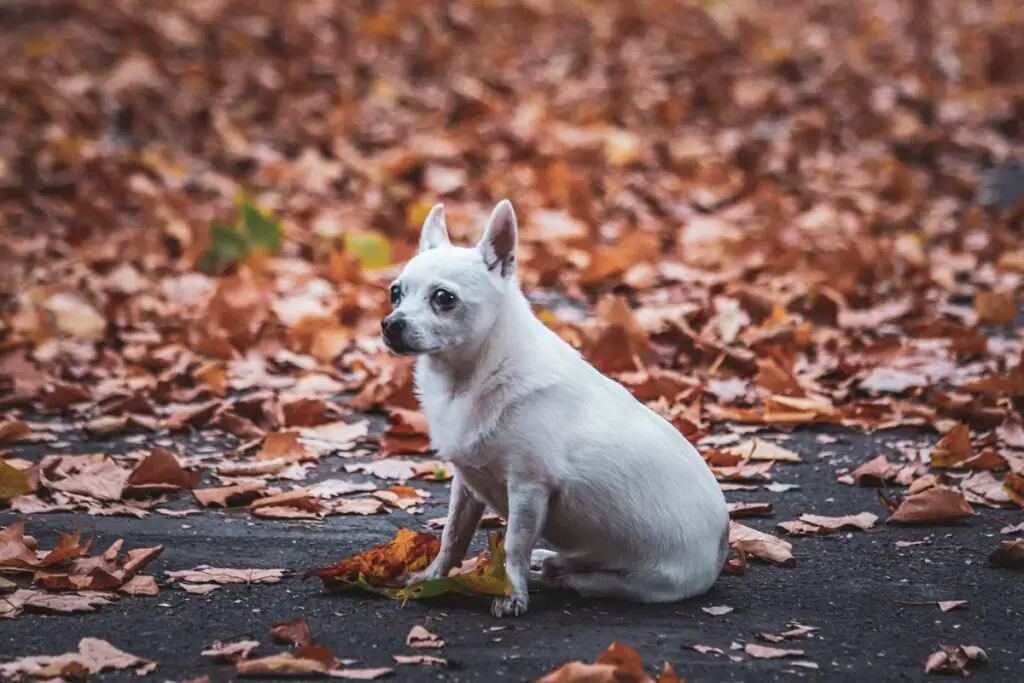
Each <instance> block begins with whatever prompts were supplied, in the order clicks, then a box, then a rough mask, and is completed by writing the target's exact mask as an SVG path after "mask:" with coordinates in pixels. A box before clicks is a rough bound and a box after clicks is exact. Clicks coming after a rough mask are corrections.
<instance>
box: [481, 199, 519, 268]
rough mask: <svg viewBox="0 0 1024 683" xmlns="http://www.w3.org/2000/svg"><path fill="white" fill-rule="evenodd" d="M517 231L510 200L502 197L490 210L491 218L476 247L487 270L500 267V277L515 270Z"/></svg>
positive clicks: (514, 214)
mask: <svg viewBox="0 0 1024 683" xmlns="http://www.w3.org/2000/svg"><path fill="white" fill-rule="evenodd" d="M518 232H519V228H518V225H517V223H516V212H515V210H513V209H512V202H510V201H509V200H507V199H502V200H501V201H500V202H498V205H497V206H495V207H494V211H492V212H491V220H490V221H489V222H488V223H487V230H485V231H484V236H483V238H481V240H480V244H478V245H477V249H479V250H480V253H481V254H483V257H484V264H486V266H487V269H488V270H495V269H500V271H499V272H500V273H501V276H502V277H508V276H509V275H511V274H512V273H513V272H515V266H516V239H517V234H518Z"/></svg>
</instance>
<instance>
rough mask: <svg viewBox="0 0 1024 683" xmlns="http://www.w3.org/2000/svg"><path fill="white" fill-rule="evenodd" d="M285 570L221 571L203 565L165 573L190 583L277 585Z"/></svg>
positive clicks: (217, 568)
mask: <svg viewBox="0 0 1024 683" xmlns="http://www.w3.org/2000/svg"><path fill="white" fill-rule="evenodd" d="M286 571H287V570H286V569H223V568H219V567H207V566H205V565H203V566H200V567H196V568H195V569H186V570H182V571H172V572H167V576H169V577H171V578H172V579H180V580H182V581H189V582H192V583H278V582H279V581H280V580H281V579H282V578H284V575H285V572H286Z"/></svg>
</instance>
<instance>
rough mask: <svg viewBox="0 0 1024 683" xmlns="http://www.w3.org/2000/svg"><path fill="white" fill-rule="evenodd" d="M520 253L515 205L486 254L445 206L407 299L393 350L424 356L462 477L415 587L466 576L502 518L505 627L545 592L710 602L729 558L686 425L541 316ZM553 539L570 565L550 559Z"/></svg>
mask: <svg viewBox="0 0 1024 683" xmlns="http://www.w3.org/2000/svg"><path fill="white" fill-rule="evenodd" d="M516 240H517V227H516V216H515V213H514V211H513V210H512V204H511V203H509V202H508V200H504V201H502V202H501V203H499V204H498V205H497V207H495V209H494V212H493V213H492V214H491V218H490V222H489V224H488V225H487V230H486V232H485V233H484V236H483V239H482V240H481V241H480V243H479V244H478V245H477V246H476V247H475V248H465V247H455V246H452V244H451V242H450V240H449V239H448V231H447V227H446V225H445V218H444V209H443V207H442V206H441V205H440V204H438V205H437V206H435V207H434V208H433V209H432V210H431V212H430V215H429V216H427V219H426V222H425V223H424V226H423V232H422V235H421V236H420V247H419V253H418V254H417V255H416V256H415V257H414V258H413V259H412V260H411V261H409V263H408V264H407V265H406V266H405V269H404V270H403V271H402V273H401V275H400V276H399V278H398V279H397V280H396V281H395V282H394V284H393V285H392V286H391V302H392V304H393V306H394V311H393V312H392V313H391V314H390V315H389V316H387V318H385V319H384V321H383V322H382V324H381V327H382V330H383V336H384V340H385V343H386V344H387V346H388V347H389V348H390V349H391V350H392V351H394V352H395V353H398V354H402V355H416V356H418V359H417V366H416V389H417V393H418V394H419V397H420V402H421V403H422V405H423V411H424V413H425V414H426V417H427V421H428V423H429V425H430V437H431V442H432V444H433V446H434V447H435V448H436V449H437V452H438V455H439V457H441V458H443V459H445V460H447V461H449V462H450V463H451V465H452V468H453V470H454V472H455V477H454V479H453V480H452V490H451V502H450V507H449V510H448V523H447V525H446V526H445V529H444V533H443V535H442V539H441V550H440V553H439V554H438V556H437V558H436V559H435V560H434V561H433V563H431V565H430V566H429V567H428V568H427V569H426V570H425V571H424V572H421V573H419V574H418V575H415V576H413V577H411V578H410V580H411V581H413V580H421V579H424V578H437V577H441V576H446V575H447V574H448V572H449V571H450V570H451V569H452V567H453V566H455V565H457V564H458V563H459V562H461V561H462V559H463V558H464V557H465V554H466V552H467V550H468V547H469V544H470V541H471V540H472V538H473V535H474V533H475V531H476V528H477V525H478V524H479V522H480V517H481V515H482V514H483V511H484V506H485V504H486V505H490V506H491V508H492V509H494V510H495V511H496V512H498V513H499V514H501V515H502V516H503V517H505V519H506V520H507V521H508V531H507V534H506V541H505V543H506V555H507V556H506V569H507V571H508V576H509V579H510V582H511V585H512V594H511V595H510V596H508V597H504V598H497V599H495V601H494V605H493V607H492V612H493V613H494V614H495V615H496V616H509V615H519V614H522V613H523V612H525V611H526V606H527V600H528V594H527V582H528V579H530V578H534V579H535V580H540V581H543V582H545V583H547V584H556V585H559V586H563V587H566V588H570V589H573V590H575V591H577V592H579V593H581V594H583V595H587V596H603V597H611V598H620V599H625V600H633V601H638V602H673V601H676V600H682V599H684V598H688V597H692V596H696V595H700V594H702V593H704V592H705V591H707V590H708V588H710V587H711V584H712V583H714V581H715V579H716V578H717V577H718V574H719V572H720V571H721V569H722V565H723V562H724V560H725V555H726V552H727V550H728V529H729V514H728V511H727V509H726V504H725V498H724V496H723V495H722V491H721V489H720V488H719V486H718V483H717V482H716V481H715V477H714V475H713V474H712V473H711V471H710V469H709V468H708V467H707V465H706V464H705V463H704V460H703V459H702V458H701V456H700V454H698V453H697V450H696V449H695V448H694V447H693V446H692V445H691V444H690V443H689V442H688V441H687V440H686V439H685V438H684V437H683V436H682V435H681V434H680V433H679V432H678V431H677V430H676V429H675V428H674V427H672V425H671V424H669V423H668V422H667V421H666V420H664V419H663V418H662V417H661V416H659V415H658V414H657V413H655V412H654V411H652V410H650V409H649V408H647V407H646V406H645V405H643V404H642V403H640V402H639V401H637V400H636V399H635V398H633V396H632V395H631V394H630V393H629V392H628V391H627V390H626V389H625V388H623V387H622V386H621V385H620V384H618V383H616V382H614V381H613V380H611V379H609V378H607V377H605V376H604V375H602V374H601V373H599V372H598V371H597V370H595V369H594V368H593V366H591V365H590V364H589V363H587V362H586V361H585V360H584V359H583V358H582V357H581V356H580V355H579V353H577V351H576V350H575V349H573V348H572V346H570V345H569V344H567V343H566V342H565V341H563V340H562V339H561V338H560V337H559V336H558V335H557V334H555V333H554V332H552V331H551V330H549V329H548V328H547V327H546V326H545V325H544V324H543V323H542V322H541V321H540V320H539V319H537V318H536V317H535V316H534V315H533V313H532V311H531V310H530V305H529V303H528V302H527V300H526V297H525V296H523V293H522V291H521V290H520V288H519V281H518V277H517V275H516V262H515V252H516ZM538 538H543V539H544V540H545V541H547V542H548V543H549V544H550V545H552V546H554V547H555V548H556V549H557V552H554V551H550V550H537V551H534V550H533V547H534V545H535V544H536V542H537V540H538ZM531 569H533V570H534V571H533V572H531V571H530V570H531Z"/></svg>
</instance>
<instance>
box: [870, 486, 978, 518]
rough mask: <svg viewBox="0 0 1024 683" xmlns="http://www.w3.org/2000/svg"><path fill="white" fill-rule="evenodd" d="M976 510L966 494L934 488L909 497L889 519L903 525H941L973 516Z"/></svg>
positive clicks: (948, 489)
mask: <svg viewBox="0 0 1024 683" xmlns="http://www.w3.org/2000/svg"><path fill="white" fill-rule="evenodd" d="M974 514H975V513H974V509H973V508H972V507H971V505H970V503H968V502H967V500H966V499H965V498H964V494H962V493H960V492H959V491H954V490H953V489H950V488H946V487H944V486H934V487H932V488H929V489H925V490H924V491H921V492H920V493H915V494H913V495H909V496H907V497H906V498H904V499H903V501H902V502H900V504H899V506H898V507H897V508H896V510H895V511H894V512H893V513H892V515H891V516H890V517H889V519H888V520H886V521H888V522H899V523H901V524H941V523H946V522H953V521H956V520H958V519H964V518H965V517H971V516H973V515H974Z"/></svg>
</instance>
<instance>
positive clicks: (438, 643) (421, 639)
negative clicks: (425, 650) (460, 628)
mask: <svg viewBox="0 0 1024 683" xmlns="http://www.w3.org/2000/svg"><path fill="white" fill-rule="evenodd" d="M405 646H406V647H444V641H443V640H442V639H441V638H440V637H439V636H437V635H435V634H433V633H431V632H430V631H428V630H427V629H425V628H423V627H422V626H413V627H412V630H411V631H409V635H407V636H406V637H405Z"/></svg>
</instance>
